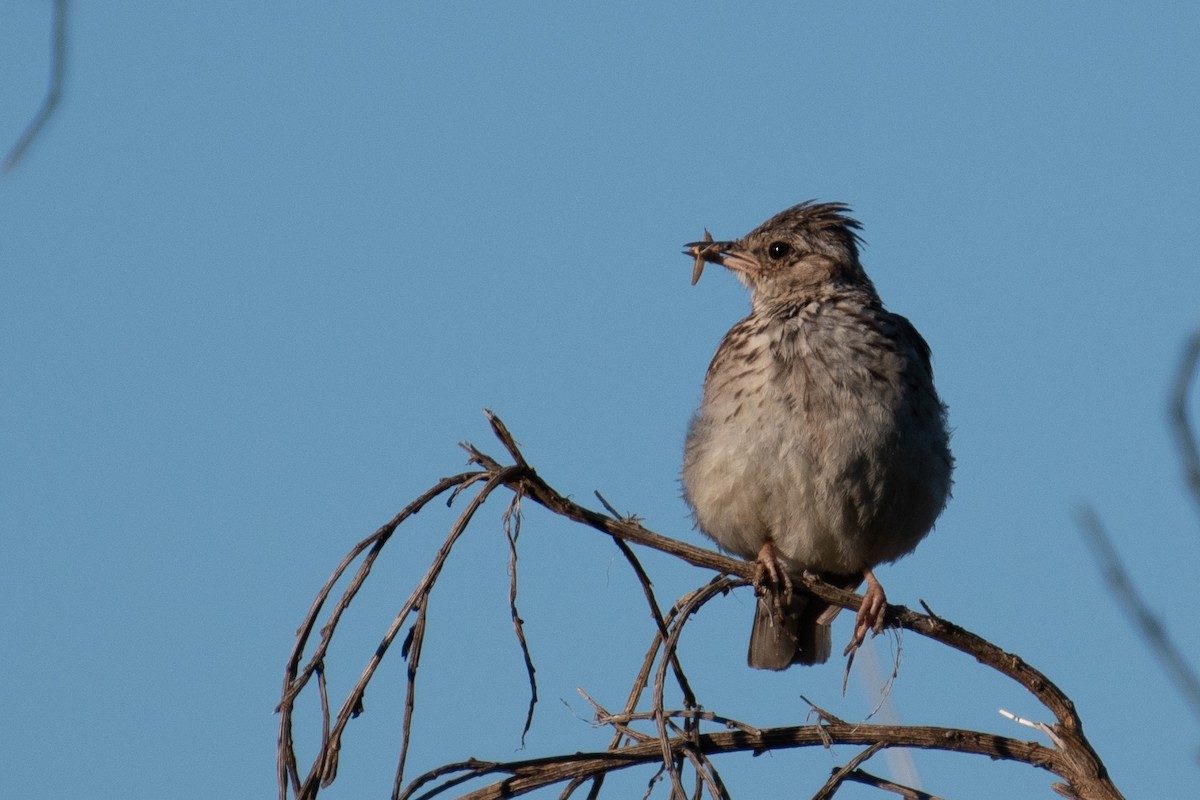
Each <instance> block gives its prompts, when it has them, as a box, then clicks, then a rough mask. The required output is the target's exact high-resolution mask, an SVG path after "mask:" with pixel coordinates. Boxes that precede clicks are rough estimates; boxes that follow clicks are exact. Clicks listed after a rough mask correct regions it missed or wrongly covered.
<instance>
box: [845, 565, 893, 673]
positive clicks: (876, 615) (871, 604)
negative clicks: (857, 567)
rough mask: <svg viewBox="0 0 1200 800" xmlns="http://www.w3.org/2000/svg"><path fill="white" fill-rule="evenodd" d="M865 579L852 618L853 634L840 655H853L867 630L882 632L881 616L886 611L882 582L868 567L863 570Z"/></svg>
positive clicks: (864, 638)
mask: <svg viewBox="0 0 1200 800" xmlns="http://www.w3.org/2000/svg"><path fill="white" fill-rule="evenodd" d="M863 577H864V578H866V579H867V590H866V591H865V592H864V593H863V600H862V604H861V605H859V607H858V616H856V617H855V618H854V635H853V636H851V637H850V644H848V645H846V649H845V650H844V651H843V652H842V655H844V656H849V655H853V654H854V652H855V651H856V650H858V648H859V647H861V646H862V643H863V642H865V641H866V640H867V631H871V633H872V634H873V635H878V634H880V633H883V618H884V615H885V614H886V613H887V595H885V594H884V593H883V584H881V583H880V582H879V581H878V580H876V578H875V573H873V572H871V570H869V569H865V570H863Z"/></svg>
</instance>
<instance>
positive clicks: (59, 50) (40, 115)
mask: <svg viewBox="0 0 1200 800" xmlns="http://www.w3.org/2000/svg"><path fill="white" fill-rule="evenodd" d="M66 64H67V0H54V18H53V21H52V22H51V26H50V81H49V83H48V84H47V86H46V94H45V95H44V96H43V97H42V104H41V105H40V106H39V107H38V110H37V112H36V113H34V115H33V119H31V120H30V121H29V124H28V125H27V126H25V130H24V131H22V132H21V136H20V138H18V139H17V141H16V143H15V144H13V146H12V147H11V148H10V149H9V151H8V155H6V156H5V157H4V163H3V165H0V170H2V171H3V172H6V173H7V172H11V171H12V169H13V167H15V166H16V165H17V163H18V162H19V161H20V160H21V157H22V156H24V155H25V151H26V150H28V149H29V146H30V145H31V144H33V142H34V140H35V139H37V137H38V134H39V133H41V132H42V129H43V128H45V127H46V123H47V122H49V121H50V117H52V116H53V115H54V112H55V110H56V109H57V108H58V102H59V100H60V99H61V98H62V89H63V82H64V80H65V77H66V71H67V70H66Z"/></svg>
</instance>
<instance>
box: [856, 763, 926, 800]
mask: <svg viewBox="0 0 1200 800" xmlns="http://www.w3.org/2000/svg"><path fill="white" fill-rule="evenodd" d="M846 780H847V781H849V782H853V783H862V784H866V785H867V786H874V787H875V788H876V789H883V790H884V791H887V792H893V793H895V794H898V795H900V796H901V797H903V798H904V800H942V798H940V797H937V796H935V795H932V794H929V793H928V792H922V791H921V790H920V789H913V788H912V787H910V786H901V785H900V784H898V783H896V782H894V781H889V780H885V779H883V778H879V777H876V776H875V775H872V774H871V773H869V772H863V771H862V770H861V769H856V770H854V771H853V772H851V773H850V774H849V775H847V776H846Z"/></svg>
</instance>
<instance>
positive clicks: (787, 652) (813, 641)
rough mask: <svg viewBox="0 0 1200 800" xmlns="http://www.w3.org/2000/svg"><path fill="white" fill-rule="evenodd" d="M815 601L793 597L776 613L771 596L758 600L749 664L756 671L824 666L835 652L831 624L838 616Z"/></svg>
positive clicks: (811, 598)
mask: <svg viewBox="0 0 1200 800" xmlns="http://www.w3.org/2000/svg"><path fill="white" fill-rule="evenodd" d="M829 611H830V607H829V606H828V605H827V604H826V603H823V602H821V601H820V600H818V599H816V598H815V597H809V596H803V595H793V596H792V599H791V600H790V601H789V602H787V603H785V604H783V607H782V608H781V609H776V608H775V606H774V600H773V598H772V597H771V596H770V594H769V593H768V594H765V595H763V596H761V597H759V598H758V603H757V605H756V607H755V610H754V627H753V628H751V630H750V652H749V654H748V655H747V656H746V660H747V661H748V662H749V664H750V666H751V667H753V668H755V669H775V670H779V669H787V668H788V667H790V666H791V665H792V664H824V663H825V662H826V661H828V660H829V655H830V653H831V652H832V651H833V631H832V628H831V626H830V623H832V622H833V617H834V616H835V614H830V613H829Z"/></svg>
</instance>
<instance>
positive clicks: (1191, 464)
mask: <svg viewBox="0 0 1200 800" xmlns="http://www.w3.org/2000/svg"><path fill="white" fill-rule="evenodd" d="M1198 363H1200V330H1198V331H1196V332H1195V333H1193V334H1192V335H1191V336H1190V337H1188V340H1187V343H1186V344H1185V345H1184V348H1183V356H1182V357H1181V358H1180V359H1179V369H1178V371H1177V372H1176V373H1175V387H1174V389H1173V390H1172V392H1171V407H1170V414H1169V416H1170V420H1171V427H1172V428H1173V429H1174V431H1175V445H1176V446H1177V447H1178V448H1179V460H1180V461H1181V462H1183V478H1184V483H1185V485H1186V486H1187V488H1188V494H1190V495H1191V497H1192V502H1193V504H1194V505H1195V506H1196V512H1197V513H1198V514H1200V448H1198V447H1197V446H1196V432H1195V431H1194V430H1192V422H1191V416H1190V415H1189V414H1188V392H1189V391H1190V390H1191V387H1192V381H1193V380H1194V379H1195V377H1196V366H1197V364H1198Z"/></svg>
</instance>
